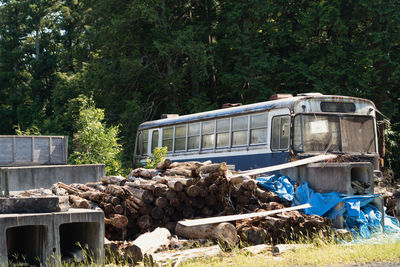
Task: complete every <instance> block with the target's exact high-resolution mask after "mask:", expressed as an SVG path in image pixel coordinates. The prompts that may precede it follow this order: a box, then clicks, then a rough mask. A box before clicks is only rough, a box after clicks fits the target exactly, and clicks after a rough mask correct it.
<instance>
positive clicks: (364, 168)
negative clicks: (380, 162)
mask: <svg viewBox="0 0 400 267" xmlns="http://www.w3.org/2000/svg"><path fill="white" fill-rule="evenodd" d="M303 175H304V176H303V177H300V179H301V181H305V182H307V183H308V185H309V186H310V188H312V189H313V190H315V191H316V192H320V193H328V192H332V191H335V192H339V193H343V194H348V195H354V194H355V193H356V190H355V188H353V186H352V184H351V183H352V182H353V181H359V182H363V183H368V184H369V187H368V188H366V189H365V194H373V193H374V176H373V165H372V164H371V163H369V162H343V163H312V164H308V165H307V166H306V172H305V174H303Z"/></svg>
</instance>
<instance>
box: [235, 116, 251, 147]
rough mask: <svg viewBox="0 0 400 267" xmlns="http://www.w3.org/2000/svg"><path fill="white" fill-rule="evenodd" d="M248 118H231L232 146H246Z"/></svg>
mask: <svg viewBox="0 0 400 267" xmlns="http://www.w3.org/2000/svg"><path fill="white" fill-rule="evenodd" d="M248 117H249V116H240V117H233V118H232V146H241V145H247V132H248V131H247V129H248V125H249V122H248Z"/></svg>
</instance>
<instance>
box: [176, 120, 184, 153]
mask: <svg viewBox="0 0 400 267" xmlns="http://www.w3.org/2000/svg"><path fill="white" fill-rule="evenodd" d="M183 150H186V125H180V126H176V127H175V151H183Z"/></svg>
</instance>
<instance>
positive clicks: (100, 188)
mask: <svg viewBox="0 0 400 267" xmlns="http://www.w3.org/2000/svg"><path fill="white" fill-rule="evenodd" d="M86 185H87V186H88V187H91V188H93V189H96V190H98V191H100V192H102V193H104V191H105V190H106V187H105V186H104V185H103V183H102V182H96V183H86Z"/></svg>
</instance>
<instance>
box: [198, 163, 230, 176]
mask: <svg viewBox="0 0 400 267" xmlns="http://www.w3.org/2000/svg"><path fill="white" fill-rule="evenodd" d="M227 170H228V168H227V167H226V162H222V163H214V164H208V165H204V166H201V167H200V168H199V171H200V174H202V173H203V174H205V173H212V172H214V173H215V172H220V171H223V172H225V171H227Z"/></svg>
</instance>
